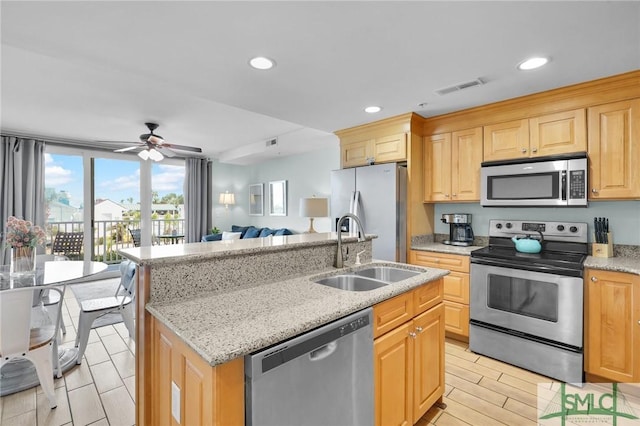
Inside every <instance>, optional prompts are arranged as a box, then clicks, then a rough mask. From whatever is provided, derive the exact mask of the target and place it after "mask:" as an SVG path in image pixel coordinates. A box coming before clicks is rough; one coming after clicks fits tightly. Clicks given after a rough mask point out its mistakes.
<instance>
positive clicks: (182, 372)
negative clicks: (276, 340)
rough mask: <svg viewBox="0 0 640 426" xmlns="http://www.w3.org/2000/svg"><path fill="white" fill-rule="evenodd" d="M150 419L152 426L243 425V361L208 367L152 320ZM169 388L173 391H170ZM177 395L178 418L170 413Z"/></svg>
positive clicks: (174, 336) (240, 359)
mask: <svg viewBox="0 0 640 426" xmlns="http://www.w3.org/2000/svg"><path fill="white" fill-rule="evenodd" d="M152 330H153V331H152V333H153V338H152V342H153V349H152V357H151V358H152V365H153V370H152V372H151V381H152V386H151V395H147V398H149V399H148V401H151V402H152V408H151V413H150V414H151V421H150V423H149V424H154V425H212V426H214V425H230V424H237V425H240V424H244V362H243V359H242V358H238V359H235V360H232V361H230V362H227V363H225V364H221V365H218V366H216V367H211V366H210V365H209V364H208V363H207V362H205V361H204V360H203V359H202V358H201V357H200V356H199V355H198V354H197V353H196V352H194V351H193V350H192V349H191V348H189V347H187V345H185V344H184V343H183V342H182V340H181V339H180V338H179V337H177V336H176V335H175V334H174V333H173V332H171V331H169V330H168V329H167V328H166V327H165V326H163V325H162V324H161V323H160V322H158V321H157V320H156V319H155V318H153V319H152ZM172 390H173V391H172ZM176 396H177V397H178V398H179V401H178V402H177V405H179V407H180V410H179V411H180V416H179V417H180V418H179V419H176V418H174V416H173V415H172V413H171V407H172V399H173V398H174V397H176Z"/></svg>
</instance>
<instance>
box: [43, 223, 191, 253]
mask: <svg viewBox="0 0 640 426" xmlns="http://www.w3.org/2000/svg"><path fill="white" fill-rule="evenodd" d="M129 229H140V221H135V220H96V221H94V228H93V246H92V253H91V260H96V261H100V262H105V263H119V262H121V261H122V256H120V255H119V254H118V253H117V250H119V249H124V248H129V247H134V244H133V238H131V234H130V233H129ZM173 231H175V232H173ZM58 232H84V223H83V222H49V223H47V241H46V247H47V253H51V245H52V243H53V240H54V239H55V237H56V234H57V233H58ZM172 232H173V233H174V234H178V235H184V219H155V220H152V221H151V241H152V242H153V244H162V243H163V242H160V238H158V236H159V235H170V234H172ZM85 236H86V234H85ZM166 242H170V241H166Z"/></svg>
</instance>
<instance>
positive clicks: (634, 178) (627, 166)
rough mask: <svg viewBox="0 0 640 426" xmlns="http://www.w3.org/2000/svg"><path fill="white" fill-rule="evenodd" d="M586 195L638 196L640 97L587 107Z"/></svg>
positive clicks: (622, 197)
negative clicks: (588, 189) (587, 174)
mask: <svg viewBox="0 0 640 426" xmlns="http://www.w3.org/2000/svg"><path fill="white" fill-rule="evenodd" d="M588 123H589V159H590V168H589V188H590V189H591V192H590V193H589V198H590V199H591V200H604V199H629V198H640V166H639V165H640V99H634V100H630V101H622V102H615V103H610V104H605V105H599V106H596V107H592V108H589V109H588Z"/></svg>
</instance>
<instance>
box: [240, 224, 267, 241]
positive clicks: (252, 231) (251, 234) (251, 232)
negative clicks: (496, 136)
mask: <svg viewBox="0 0 640 426" xmlns="http://www.w3.org/2000/svg"><path fill="white" fill-rule="evenodd" d="M261 230H262V229H258V228H256V227H255V226H250V227H249V228H248V229H247V231H246V232H245V233H244V235H243V236H242V238H243V239H247V238H257V237H258V235H260V231H261Z"/></svg>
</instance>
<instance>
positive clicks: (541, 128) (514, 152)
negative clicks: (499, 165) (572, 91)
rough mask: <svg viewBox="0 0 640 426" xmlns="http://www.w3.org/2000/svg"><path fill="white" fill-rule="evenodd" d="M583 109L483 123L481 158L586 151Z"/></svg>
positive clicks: (489, 158) (496, 158)
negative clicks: (482, 152) (502, 121)
mask: <svg viewBox="0 0 640 426" xmlns="http://www.w3.org/2000/svg"><path fill="white" fill-rule="evenodd" d="M586 133H587V125H586V113H585V110H584V108H580V109H576V110H571V111H564V112H559V113H554V114H547V115H543V116H539V117H532V118H528V119H522V120H515V121H509V122H505V123H499V124H491V125H487V126H484V158H483V159H484V161H495V160H508V159H513V158H530V157H538V156H545V155H555V154H565V153H571V152H581V151H586V150H587V138H586Z"/></svg>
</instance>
